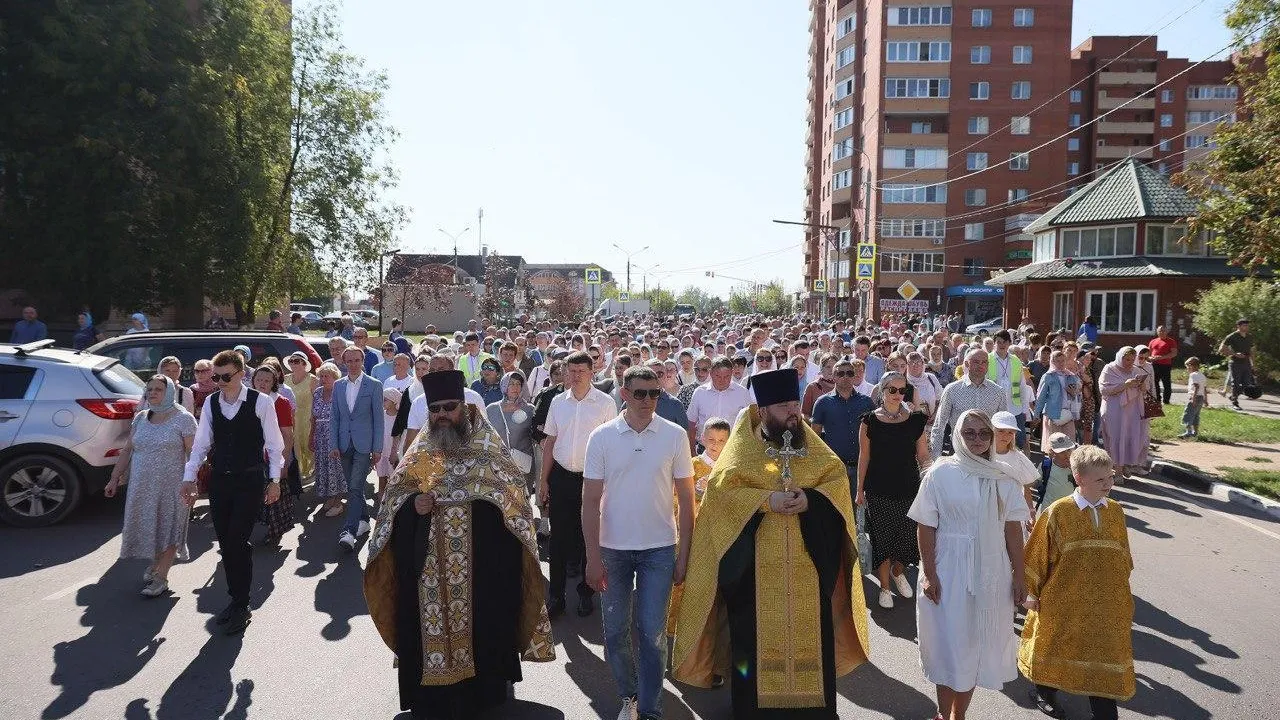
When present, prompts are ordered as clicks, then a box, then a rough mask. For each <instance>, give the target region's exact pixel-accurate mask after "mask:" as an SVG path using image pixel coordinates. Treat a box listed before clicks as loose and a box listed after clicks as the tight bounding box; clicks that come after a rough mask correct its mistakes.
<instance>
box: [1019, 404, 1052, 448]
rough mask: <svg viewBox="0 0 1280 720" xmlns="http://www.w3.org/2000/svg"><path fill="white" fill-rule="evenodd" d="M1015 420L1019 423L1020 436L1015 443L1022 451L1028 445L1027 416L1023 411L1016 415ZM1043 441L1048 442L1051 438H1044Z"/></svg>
mask: <svg viewBox="0 0 1280 720" xmlns="http://www.w3.org/2000/svg"><path fill="white" fill-rule="evenodd" d="M1013 419H1014V420H1017V421H1018V435H1017V437H1015V438H1014V440H1013V441H1014V443H1016V444H1017V445H1018V448H1019V449H1021V448H1023V447H1025V446H1026V444H1027V414H1026V413H1025V412H1023V411H1022V410H1019V411H1018V412H1016V413H1014V415H1013ZM1042 440H1044V441H1046V442H1047V441H1048V440H1049V438H1042Z"/></svg>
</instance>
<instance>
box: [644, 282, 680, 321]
mask: <svg viewBox="0 0 1280 720" xmlns="http://www.w3.org/2000/svg"><path fill="white" fill-rule="evenodd" d="M641 297H643V298H644V299H645V300H648V301H649V311H650V312H652V313H655V314H658V315H662V314H665V313H669V312H671V310H672V309H673V308H675V305H676V297H675V295H673V294H671V291H670V290H663V289H662V288H659V287H652V288H649V290H648V291H646V292H644V293H641Z"/></svg>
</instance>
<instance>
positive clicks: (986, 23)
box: [971, 9, 991, 28]
mask: <svg viewBox="0 0 1280 720" xmlns="http://www.w3.org/2000/svg"><path fill="white" fill-rule="evenodd" d="M972 17H973V20H972V22H971V24H972V25H973V26H974V27H976V28H977V27H978V28H984V27H991V11H990V10H984V9H979V10H974V11H973V16H972Z"/></svg>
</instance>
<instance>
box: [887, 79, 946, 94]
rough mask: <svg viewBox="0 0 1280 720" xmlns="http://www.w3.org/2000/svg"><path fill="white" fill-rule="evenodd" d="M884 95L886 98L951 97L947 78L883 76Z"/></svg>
mask: <svg viewBox="0 0 1280 720" xmlns="http://www.w3.org/2000/svg"><path fill="white" fill-rule="evenodd" d="M884 96H885V97H887V98H906V97H931V98H945V97H951V81H950V80H949V79H947V78H885V81H884Z"/></svg>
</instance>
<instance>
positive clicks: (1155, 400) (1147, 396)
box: [1142, 392, 1164, 420]
mask: <svg viewBox="0 0 1280 720" xmlns="http://www.w3.org/2000/svg"><path fill="white" fill-rule="evenodd" d="M1158 417H1164V403H1162V402H1160V398H1159V397H1157V396H1156V394H1155V393H1154V392H1149V393H1143V395H1142V419H1143V420H1150V419H1151V418H1158Z"/></svg>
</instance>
